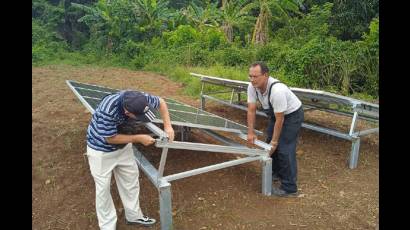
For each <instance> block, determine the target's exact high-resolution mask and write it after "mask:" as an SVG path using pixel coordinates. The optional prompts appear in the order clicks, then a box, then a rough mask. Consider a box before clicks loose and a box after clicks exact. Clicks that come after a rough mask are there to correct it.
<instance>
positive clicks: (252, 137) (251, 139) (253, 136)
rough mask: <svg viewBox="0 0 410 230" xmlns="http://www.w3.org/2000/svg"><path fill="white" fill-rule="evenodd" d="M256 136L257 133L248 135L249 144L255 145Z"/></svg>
mask: <svg viewBox="0 0 410 230" xmlns="http://www.w3.org/2000/svg"><path fill="white" fill-rule="evenodd" d="M256 139H257V138H256V135H255V133H251V132H249V133H248V144H255V140H256Z"/></svg>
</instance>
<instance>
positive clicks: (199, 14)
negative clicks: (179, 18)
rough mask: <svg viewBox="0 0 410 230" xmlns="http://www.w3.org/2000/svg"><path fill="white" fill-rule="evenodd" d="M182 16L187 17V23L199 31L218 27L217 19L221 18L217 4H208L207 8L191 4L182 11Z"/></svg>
mask: <svg viewBox="0 0 410 230" xmlns="http://www.w3.org/2000/svg"><path fill="white" fill-rule="evenodd" d="M181 12H182V14H183V15H184V16H185V18H186V20H187V23H188V24H189V25H191V26H193V27H197V28H198V29H199V30H203V29H204V28H205V27H216V26H218V25H219V24H218V22H217V19H218V17H219V10H218V4H217V3H211V2H209V1H208V2H207V3H206V5H205V8H203V7H201V6H199V5H197V4H195V3H193V2H191V4H189V5H188V6H187V7H185V8H183V9H182V11H181Z"/></svg>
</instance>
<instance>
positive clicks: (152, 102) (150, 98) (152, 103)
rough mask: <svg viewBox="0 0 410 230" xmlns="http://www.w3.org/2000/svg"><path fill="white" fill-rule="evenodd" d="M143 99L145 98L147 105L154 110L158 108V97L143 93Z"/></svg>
mask: <svg viewBox="0 0 410 230" xmlns="http://www.w3.org/2000/svg"><path fill="white" fill-rule="evenodd" d="M145 97H146V98H147V101H148V104H149V105H150V106H151V107H152V108H154V109H158V108H159V97H158V96H153V95H151V94H148V93H145Z"/></svg>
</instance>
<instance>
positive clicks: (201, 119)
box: [67, 80, 262, 135]
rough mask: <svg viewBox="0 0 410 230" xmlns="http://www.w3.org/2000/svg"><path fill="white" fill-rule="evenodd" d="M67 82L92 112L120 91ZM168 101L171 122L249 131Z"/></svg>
mask: <svg viewBox="0 0 410 230" xmlns="http://www.w3.org/2000/svg"><path fill="white" fill-rule="evenodd" d="M67 84H68V85H69V87H70V88H71V90H73V92H74V93H75V94H76V96H77V97H78V98H79V99H80V101H81V102H82V103H83V104H84V106H86V107H87V108H88V109H89V110H90V111H91V112H94V111H95V109H96V108H97V106H98V104H99V103H100V102H101V100H102V99H103V98H104V97H105V96H106V95H109V94H112V93H116V92H119V91H120V90H118V89H112V88H108V87H102V86H97V85H91V84H85V83H79V82H75V81H70V80H69V81H67ZM164 100H165V101H166V103H167V106H168V110H169V114H170V118H171V123H172V124H174V125H179V126H186V127H193V128H203V129H211V130H217V131H226V132H233V133H247V131H248V128H247V127H246V126H244V125H241V124H239V123H236V122H233V121H231V120H229V119H226V118H223V117H220V116H218V115H215V114H212V113H209V112H206V111H204V110H201V109H199V108H195V107H192V106H189V105H187V104H184V103H181V102H178V101H176V100H173V99H170V98H164ZM154 113H155V115H156V116H157V119H155V120H154V121H153V122H154V123H162V120H161V119H160V118H161V116H160V114H159V112H158V111H157V110H155V111H154ZM255 133H256V134H258V135H261V134H262V132H260V131H258V130H255Z"/></svg>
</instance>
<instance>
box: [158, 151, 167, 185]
mask: <svg viewBox="0 0 410 230" xmlns="http://www.w3.org/2000/svg"><path fill="white" fill-rule="evenodd" d="M167 154H168V148H163V149H162V153H161V160H160V162H159V167H158V178H161V177H162V176H163V175H164V167H165V163H166V161H167Z"/></svg>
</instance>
